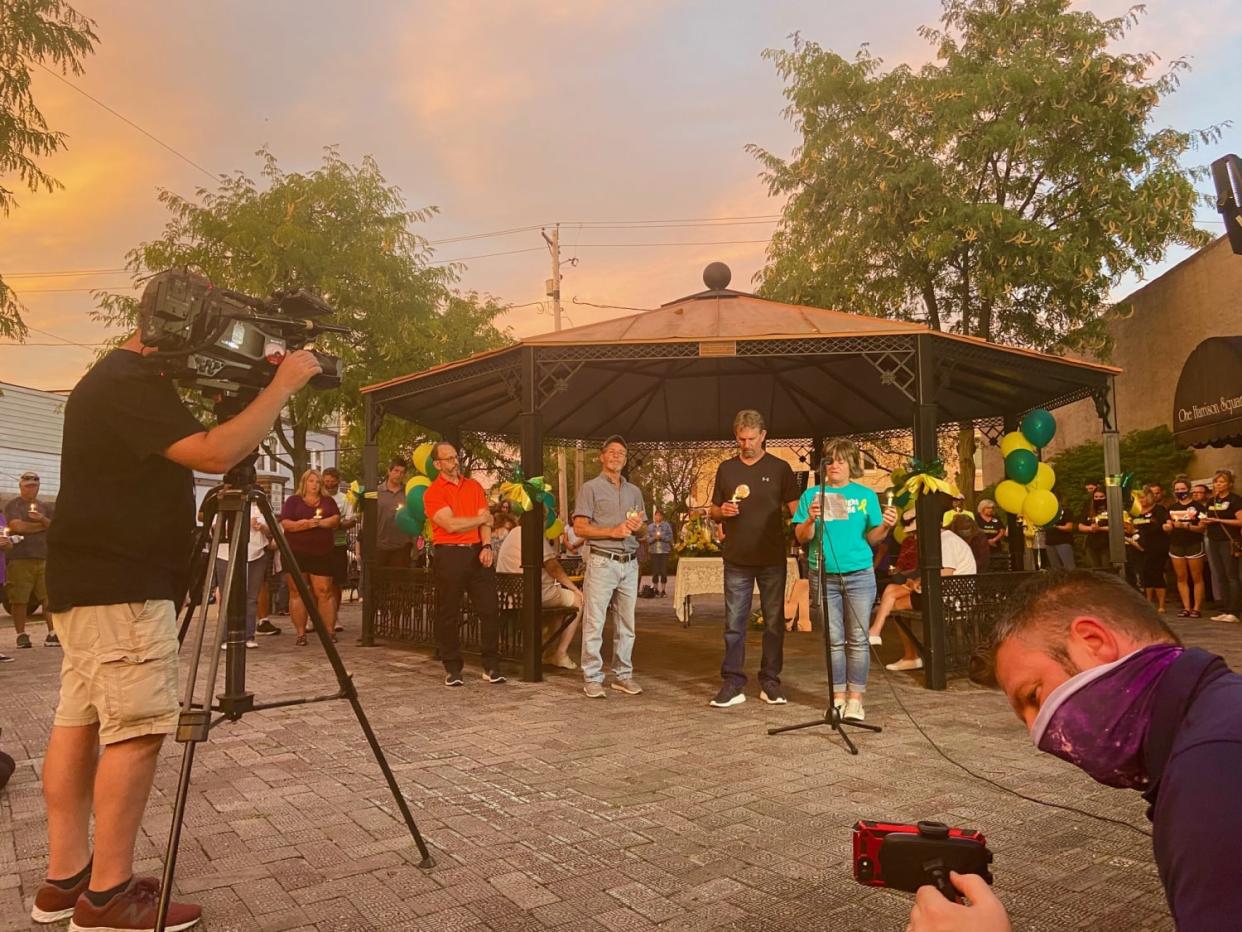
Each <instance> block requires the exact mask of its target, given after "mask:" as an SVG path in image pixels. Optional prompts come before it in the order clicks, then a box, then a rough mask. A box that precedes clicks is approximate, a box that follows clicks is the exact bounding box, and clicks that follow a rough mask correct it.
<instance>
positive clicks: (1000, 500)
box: [996, 479, 1027, 515]
mask: <svg viewBox="0 0 1242 932" xmlns="http://www.w3.org/2000/svg"><path fill="white" fill-rule="evenodd" d="M1026 496H1027V491H1026V486H1024V485H1020V484H1019V483H1017V482H1014V481H1013V480H1012V479H1006V480H1005V481H1003V482H1001V483H1000V484H999V485H998V486H997V487H996V504H998V505H1000V506H1001V508H1002V509H1004V510H1005V511H1007V512H1008V513H1009V514H1011V515H1020V514H1022V505H1023V504H1024V503H1025V502H1026Z"/></svg>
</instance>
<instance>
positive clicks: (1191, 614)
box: [1186, 608, 1203, 618]
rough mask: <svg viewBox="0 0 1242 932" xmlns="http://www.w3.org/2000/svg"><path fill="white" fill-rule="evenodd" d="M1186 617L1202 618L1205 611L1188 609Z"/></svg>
mask: <svg viewBox="0 0 1242 932" xmlns="http://www.w3.org/2000/svg"><path fill="white" fill-rule="evenodd" d="M1186 617H1187V618H1202V617H1203V613H1202V612H1196V611H1195V610H1194V609H1193V608H1192V609H1191V610H1190V611H1188V612H1187V613H1186Z"/></svg>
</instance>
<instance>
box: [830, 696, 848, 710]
mask: <svg viewBox="0 0 1242 932" xmlns="http://www.w3.org/2000/svg"><path fill="white" fill-rule="evenodd" d="M832 707H833V708H834V709H836V710H837V711H838V712H844V711H845V698H844V697H841V698H836V697H834V698H833V700H832Z"/></svg>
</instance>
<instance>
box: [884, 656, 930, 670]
mask: <svg viewBox="0 0 1242 932" xmlns="http://www.w3.org/2000/svg"><path fill="white" fill-rule="evenodd" d="M884 669H885V670H892V671H893V672H899V671H901V670H922V669H923V658H922V657H915V658H914V659H913V660H906V659H905V658H904V657H903V658H902V659H901V660H897V661H895V662H893V663H888V664H885V665H884Z"/></svg>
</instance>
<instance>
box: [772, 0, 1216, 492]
mask: <svg viewBox="0 0 1242 932" xmlns="http://www.w3.org/2000/svg"><path fill="white" fill-rule="evenodd" d="M1140 11H1141V7H1136V8H1135V9H1134V10H1132V11H1131V12H1130V13H1129V14H1127V15H1126V16H1123V17H1118V18H1114V19H1107V20H1100V19H1098V18H1097V17H1096V16H1094V15H1093V14H1091V13H1089V12H1086V11H1081V10H1073V9H1071V4H1070V0H943V15H942V18H941V28H939V29H937V28H933V27H924V28H922V29H921V30H920V34H921V35H922V36H923V37H924V38H926V39H927V40H928V41H929V42H930V43H931V44H932V45H933V46H934V48H935V52H936V60H935V61H934V62H933V63H930V64H927V65H924V66H923V67H921V68H919V69H918V70H913V69H911V68H909V67H907V66H904V65H902V66H899V67H897V68H894V69H892V70H890V71H884V70H883V68H882V65H883V62H882V61H881V60H880V59H878V58H875V57H873V56H872V55H871V54H870V53H869V52H868V50H867V49H866V47H863V48H862V49H861V50H860V51H859V52H858V53H857V54H856V55H855V56H854V58H853V60H848V59H846V58H844V57H842V56H841V55H839V54H837V53H836V52H832V51H829V50H826V49H823V48H821V47H820V46H818V45H817V44H815V43H813V42H808V41H806V40H804V39H801V38H795V41H794V43H793V48H792V49H791V50H772V51H769V52H767V53H766V54H767V56H768V57H769V58H770V59H771V60H773V61H774V62H775V65H776V68H777V71H778V72H779V73H780V75H781V76H782V78H783V79H784V80H785V83H786V88H785V96H786V99H787V100H788V101H789V106H788V107H787V109H786V111H785V113H786V115H787V116H788V118H789V119H790V120H791V121H792V122H794V123H795V125H796V126H797V128H798V130H799V131H800V133H801V136H802V141H801V143H800V144H799V146H798V147H797V148H796V150H795V151H794V153H793V156H792V157H791V158H790V159H788V160H785V159H781V158H779V157H777V156H776V155H773V154H772V153H770V152H768V151H767V150H765V149H762V148H760V147H757V146H752V147H750V151H752V152H753V153H754V154H755V155H756V156H757V157H758V159H759V161H760V162H761V164H762V165H763V169H764V177H765V179H766V181H767V183H768V187H769V190H770V191H771V193H772V194H774V195H783V196H785V197H786V198H787V201H786V204H785V207H784V212H783V218H782V221H781V224H780V227H779V228H778V230H777V231H776V233H775V235H774V236H773V238H772V242H771V245H770V246H769V249H768V262H767V265H766V267H765V268H764V269H763V271H762V272H761V273H760V275H759V280H760V283H761V288H760V290H761V293H763V294H764V295H766V296H768V297H771V298H775V299H778V300H783V301H791V302H794V303H804V304H814V305H817V306H820V307H840V308H847V309H850V310H854V311H858V312H861V313H865V314H873V315H876V316H881V317H896V318H901V319H906V320H918V321H921V322H925V323H927V324H928V325H929V326H931V327H933V328H935V329H938V330H950V331H953V332H956V333H963V334H968V335H971V336H976V337H981V338H983V339H985V340H992V341H998V342H1005V343H1011V344H1016V345H1019V346H1025V347H1034V348H1038V349H1052V348H1056V347H1058V346H1062V345H1065V346H1069V347H1072V348H1078V349H1083V350H1090V351H1093V352H1096V353H1097V354H1103V353H1106V352H1107V349H1108V347H1107V342H1106V331H1105V329H1104V326H1103V320H1102V316H1103V313H1104V311H1105V310H1106V309H1107V302H1108V295H1109V292H1110V290H1111V289H1112V288H1113V287H1114V286H1116V285H1117V284H1118V283H1119V282H1120V281H1121V279H1122V277H1123V276H1124V275H1126V274H1128V273H1134V274H1137V275H1139V276H1140V277H1141V275H1142V273H1143V269H1144V267H1145V266H1146V265H1148V264H1149V263H1153V262H1158V261H1159V260H1160V259H1162V258H1163V256H1164V255H1165V251H1166V250H1167V249H1168V247H1169V246H1170V245H1173V244H1182V245H1186V246H1192V247H1199V246H1202V245H1204V244H1206V243H1207V242H1208V241H1209V240H1210V239H1211V237H1210V236H1209V235H1208V234H1206V233H1204V232H1202V231H1200V230H1198V229H1196V228H1195V226H1194V209H1195V206H1196V204H1197V203H1199V202H1200V197H1199V195H1197V194H1196V192H1195V189H1194V185H1193V181H1194V180H1195V179H1196V178H1198V177H1200V176H1201V171H1202V170H1201V169H1189V170H1188V169H1185V168H1183V167H1182V165H1181V158H1182V157H1183V156H1184V155H1185V154H1186V153H1187V152H1188V151H1190V150H1191V149H1192V148H1193V147H1194V146H1195V145H1197V144H1199V143H1201V142H1204V141H1208V140H1213V139H1215V138H1217V137H1218V136H1219V130H1218V129H1217V128H1215V127H1213V128H1210V129H1208V130H1205V131H1195V132H1188V131H1182V130H1176V129H1172V128H1168V127H1158V126H1155V125H1154V116H1155V111H1156V108H1157V106H1158V105H1159V104H1160V102H1161V100H1163V99H1164V98H1165V97H1167V96H1168V95H1169V94H1171V93H1172V92H1173V91H1174V90H1175V89H1176V87H1177V84H1178V76H1179V74H1180V72H1181V71H1183V70H1184V69H1185V68H1186V67H1187V65H1186V63H1185V62H1184V61H1182V60H1180V59H1179V60H1174V61H1173V62H1172V63H1171V64H1170V65H1169V66H1168V67H1167V68H1166V69H1165V70H1164V71H1163V73H1157V71H1156V69H1157V67H1158V64H1157V63H1158V59H1157V57H1156V56H1155V55H1154V54H1137V55H1136V54H1126V53H1119V52H1115V51H1112V50H1111V46H1113V45H1114V44H1115V43H1117V42H1118V41H1119V40H1121V39H1122V38H1123V37H1125V36H1126V34H1127V33H1128V32H1129V31H1130V30H1131V29H1132V27H1133V26H1134V24H1135V22H1136V19H1137V16H1138V15H1139V12H1140ZM1014 413H1017V412H1014ZM958 454H959V482H960V484H961V487H962V488H963V490H966V489H971V488H973V487H974V459H973V458H974V435H973V432H970V431H964V432H963V436H962V437H961V438H960V442H959V445H958Z"/></svg>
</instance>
